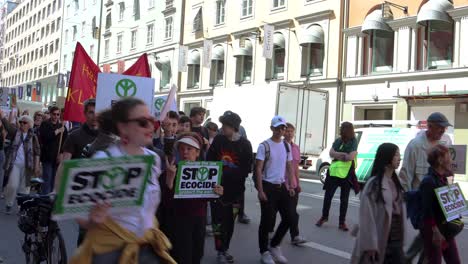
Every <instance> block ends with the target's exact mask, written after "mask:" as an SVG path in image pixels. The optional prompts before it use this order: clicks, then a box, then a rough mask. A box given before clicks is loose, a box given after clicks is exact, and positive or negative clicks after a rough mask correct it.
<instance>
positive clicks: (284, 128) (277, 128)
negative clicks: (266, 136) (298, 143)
mask: <svg viewBox="0 0 468 264" xmlns="http://www.w3.org/2000/svg"><path fill="white" fill-rule="evenodd" d="M275 130H286V126H279V127H275Z"/></svg>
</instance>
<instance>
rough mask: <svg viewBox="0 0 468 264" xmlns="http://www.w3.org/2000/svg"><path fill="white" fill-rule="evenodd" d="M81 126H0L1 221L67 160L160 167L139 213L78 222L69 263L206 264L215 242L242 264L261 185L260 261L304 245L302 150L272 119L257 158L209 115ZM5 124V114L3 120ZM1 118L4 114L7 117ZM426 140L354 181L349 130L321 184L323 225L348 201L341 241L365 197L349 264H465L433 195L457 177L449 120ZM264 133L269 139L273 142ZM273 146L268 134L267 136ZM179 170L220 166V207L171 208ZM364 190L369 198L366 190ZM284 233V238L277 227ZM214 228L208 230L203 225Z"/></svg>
mask: <svg viewBox="0 0 468 264" xmlns="http://www.w3.org/2000/svg"><path fill="white" fill-rule="evenodd" d="M83 112H84V116H85V120H86V121H85V122H84V123H83V124H82V125H80V126H76V127H75V128H72V127H71V126H70V125H68V124H66V123H65V122H63V121H62V119H61V114H62V112H61V111H60V109H59V108H57V107H54V106H53V107H49V108H48V110H47V111H44V112H40V111H38V112H35V113H34V114H33V115H32V117H31V116H30V114H29V112H28V111H23V113H22V115H20V116H14V115H13V114H10V115H9V116H8V117H6V116H5V117H3V118H2V119H1V122H0V165H1V166H2V167H3V168H4V170H3V169H1V170H0V183H2V184H1V187H2V188H1V189H0V193H1V195H2V198H5V205H6V208H5V212H6V213H7V214H11V213H12V211H13V210H14V201H15V197H16V194H17V193H28V191H29V190H28V189H29V188H28V187H29V185H30V181H31V179H32V178H33V177H40V178H42V179H43V182H44V183H43V185H42V190H41V191H42V193H43V194H48V193H50V192H53V191H54V187H55V186H57V184H59V182H60V180H61V179H60V178H61V171H62V164H63V162H64V161H66V160H69V159H81V158H106V157H107V158H108V157H121V156H130V155H150V156H153V157H154V165H153V168H152V172H151V176H150V177H149V180H148V184H147V187H146V191H145V195H144V199H143V200H144V202H143V205H142V207H140V208H131V209H127V210H119V211H118V212H114V211H110V210H109V209H110V208H111V207H112V204H110V203H108V202H106V201H103V202H100V203H98V204H96V205H95V207H94V208H93V209H92V210H91V212H90V213H89V216H88V217H87V218H80V219H77V222H78V223H79V226H80V230H79V236H78V243H77V245H78V247H79V248H78V250H77V253H76V254H75V255H74V256H73V257H72V258H71V263H180V264H198V263H202V262H203V261H202V259H203V254H204V250H205V245H204V244H205V236H206V233H207V230H211V231H212V233H213V241H214V248H215V250H216V251H217V252H218V255H217V262H218V263H221V264H222V263H234V261H235V257H234V256H232V255H231V254H230V253H229V249H230V242H231V239H232V237H233V233H234V232H235V221H236V219H238V221H239V222H241V223H245V224H248V223H249V222H250V218H249V217H248V216H247V214H246V212H245V208H244V207H245V205H244V200H245V198H244V192H245V184H246V179H247V178H248V176H249V175H250V174H251V173H253V180H254V184H255V188H256V189H257V191H258V200H259V202H260V211H261V219H260V225H259V229H258V245H259V253H260V261H261V262H262V263H265V264H273V263H287V262H288V260H287V258H286V257H285V256H284V255H283V253H282V251H281V248H280V245H281V242H282V240H283V238H284V236H285V235H286V234H287V232H288V231H289V233H290V236H291V243H292V244H293V245H301V244H303V243H306V242H307V241H306V239H304V238H303V237H302V236H301V235H300V231H299V214H298V212H297V205H298V199H299V193H300V192H301V191H302V190H301V184H300V181H299V162H300V150H299V147H298V146H297V145H296V144H294V136H295V127H294V125H293V124H291V123H287V122H286V120H285V119H284V118H283V117H281V116H275V117H273V119H272V120H271V125H270V127H269V129H270V131H271V135H270V136H269V137H268V138H267V139H266V140H265V141H263V142H262V143H261V144H260V145H259V146H258V149H257V151H256V156H255V157H254V156H253V155H252V154H253V150H252V145H251V143H250V141H249V140H248V138H247V134H246V131H245V129H244V128H243V127H242V126H241V123H242V119H241V117H240V116H239V115H238V114H236V113H234V112H232V111H226V112H225V113H224V114H223V115H222V116H220V117H219V123H220V124H221V127H218V125H217V124H216V123H214V122H209V123H207V124H204V120H205V114H206V110H205V109H203V108H201V107H195V108H192V109H191V111H190V113H189V115H185V113H183V112H174V111H169V112H168V113H167V115H166V116H165V118H164V119H163V120H161V121H160V122H159V121H156V120H155V119H154V118H153V116H152V115H151V113H150V111H149V108H148V106H147V105H145V103H144V102H143V101H141V100H139V99H136V98H126V99H122V100H120V101H118V102H116V103H115V104H113V106H112V108H111V109H107V110H104V111H101V112H99V113H96V111H95V101H94V100H93V99H90V100H88V101H86V102H85V103H84V104H83ZM0 114H1V113H0ZM2 116H3V114H2ZM427 121H428V130H427V131H425V132H424V133H419V134H418V135H417V137H416V138H415V139H413V140H412V141H411V142H410V143H409V145H408V146H407V148H406V150H405V153H404V154H405V155H404V160H403V165H402V169H401V171H400V173H399V175H398V174H397V169H398V168H399V167H400V161H401V158H400V157H401V154H400V149H399V148H398V146H396V145H395V144H392V143H384V144H382V145H380V146H379V148H378V150H377V153H376V156H375V162H374V164H373V168H372V173H371V177H370V178H369V179H368V180H367V182H366V184H365V185H363V186H362V185H360V184H359V183H358V182H357V178H356V174H355V169H356V166H357V165H356V157H357V150H358V142H357V140H356V138H355V136H354V135H355V132H354V127H353V125H352V124H351V123H348V122H344V123H343V124H342V126H341V130H340V137H339V138H338V139H337V140H336V141H335V142H334V144H333V146H332V148H331V150H330V156H331V157H332V158H333V159H334V160H333V162H332V164H331V167H330V170H329V175H328V177H327V179H326V182H325V184H324V190H325V198H324V204H323V211H322V216H321V217H320V219H319V220H318V222H317V223H316V225H317V226H318V227H321V226H322V225H323V224H324V223H325V222H327V221H328V220H329V219H328V215H329V210H330V207H331V200H332V198H333V196H334V193H335V191H336V190H337V188H338V187H340V189H341V192H340V193H341V194H340V200H341V204H340V216H339V225H338V227H339V229H340V230H342V231H348V230H349V229H348V226H347V225H346V213H347V206H348V199H349V193H350V190H351V189H353V190H354V191H355V193H356V194H357V193H359V192H360V191H361V189H362V192H361V194H360V199H361V206H360V219H359V225H357V226H356V227H355V228H354V229H353V232H352V233H353V235H354V236H356V242H355V243H356V244H355V248H354V251H353V255H352V258H351V262H352V263H405V261H407V260H411V259H412V258H414V257H415V256H416V255H418V253H419V255H420V261H425V262H424V263H441V259H442V258H444V259H445V261H446V262H447V263H460V258H459V255H458V250H457V245H456V241H455V236H456V234H457V233H453V232H449V231H447V228H446V225H447V222H445V221H444V215H443V213H442V211H441V209H440V206H439V205H438V202H437V199H436V196H435V192H434V189H435V188H439V187H442V186H446V185H447V184H448V182H450V177H451V176H453V173H452V172H451V170H450V166H448V164H449V163H450V162H449V158H450V157H449V151H448V149H447V147H445V146H444V145H450V144H451V142H443V140H442V139H443V135H444V133H445V131H446V128H447V127H448V126H451V124H450V123H449V122H448V121H447V118H446V117H445V116H444V115H442V114H441V113H433V114H431V115H430V116H429V117H428V120H427ZM267 129H268V128H265V130H267ZM266 137H267V134H266ZM179 161H221V162H222V164H223V180H222V183H221V184H220V185H216V186H215V187H214V189H213V191H214V193H216V194H218V195H219V198H216V199H214V198H213V199H196V198H190V199H174V188H175V183H176V175H177V169H178V168H177V164H178V162H179ZM362 187H363V188H362ZM415 190H417V191H419V193H420V196H421V201H422V202H421V203H422V205H421V206H422V220H421V225H420V226H419V227H418V229H419V232H420V235H419V236H418V237H416V239H415V240H414V242H413V244H412V246H411V247H410V249H409V250H408V251H407V252H404V251H403V241H404V238H405V236H406V233H407V232H406V228H407V227H406V225H405V221H407V216H406V214H407V209H406V206H407V199H406V195H405V192H408V191H415ZM278 213H279V215H280V216H281V221H280V223H279V225H278V226H277V227H275V223H276V215H277V214H278ZM208 223H209V224H210V225H211V228H207V224H208Z"/></svg>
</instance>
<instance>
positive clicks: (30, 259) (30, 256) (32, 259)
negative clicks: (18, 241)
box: [22, 235, 41, 264]
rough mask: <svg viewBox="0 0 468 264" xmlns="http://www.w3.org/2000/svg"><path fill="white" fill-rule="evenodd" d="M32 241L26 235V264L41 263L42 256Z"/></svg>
mask: <svg viewBox="0 0 468 264" xmlns="http://www.w3.org/2000/svg"><path fill="white" fill-rule="evenodd" d="M32 248H33V246H32V242H31V239H30V238H29V237H28V235H26V236H25V238H24V242H23V245H22V249H23V252H24V257H25V258H26V259H25V260H26V262H25V263H26V264H39V263H41V260H40V257H39V255H38V254H37V251H36V250H33V249H32Z"/></svg>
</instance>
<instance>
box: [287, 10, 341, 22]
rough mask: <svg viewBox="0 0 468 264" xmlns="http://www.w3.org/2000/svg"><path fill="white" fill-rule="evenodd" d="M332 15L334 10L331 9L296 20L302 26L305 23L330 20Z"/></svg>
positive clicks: (299, 17)
mask: <svg viewBox="0 0 468 264" xmlns="http://www.w3.org/2000/svg"><path fill="white" fill-rule="evenodd" d="M332 14H333V10H330V9H329V10H324V11H320V12H316V13H312V14H307V15H303V16H298V17H296V18H295V19H296V20H297V22H299V23H300V24H304V23H310V22H316V21H320V20H324V19H330V17H331V15H332Z"/></svg>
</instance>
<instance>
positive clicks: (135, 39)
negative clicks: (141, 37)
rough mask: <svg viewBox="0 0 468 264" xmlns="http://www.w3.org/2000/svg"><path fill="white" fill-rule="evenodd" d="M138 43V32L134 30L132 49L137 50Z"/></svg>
mask: <svg viewBox="0 0 468 264" xmlns="http://www.w3.org/2000/svg"><path fill="white" fill-rule="evenodd" d="M136 41H137V31H136V30H132V39H131V44H130V49H135V48H136Z"/></svg>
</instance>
